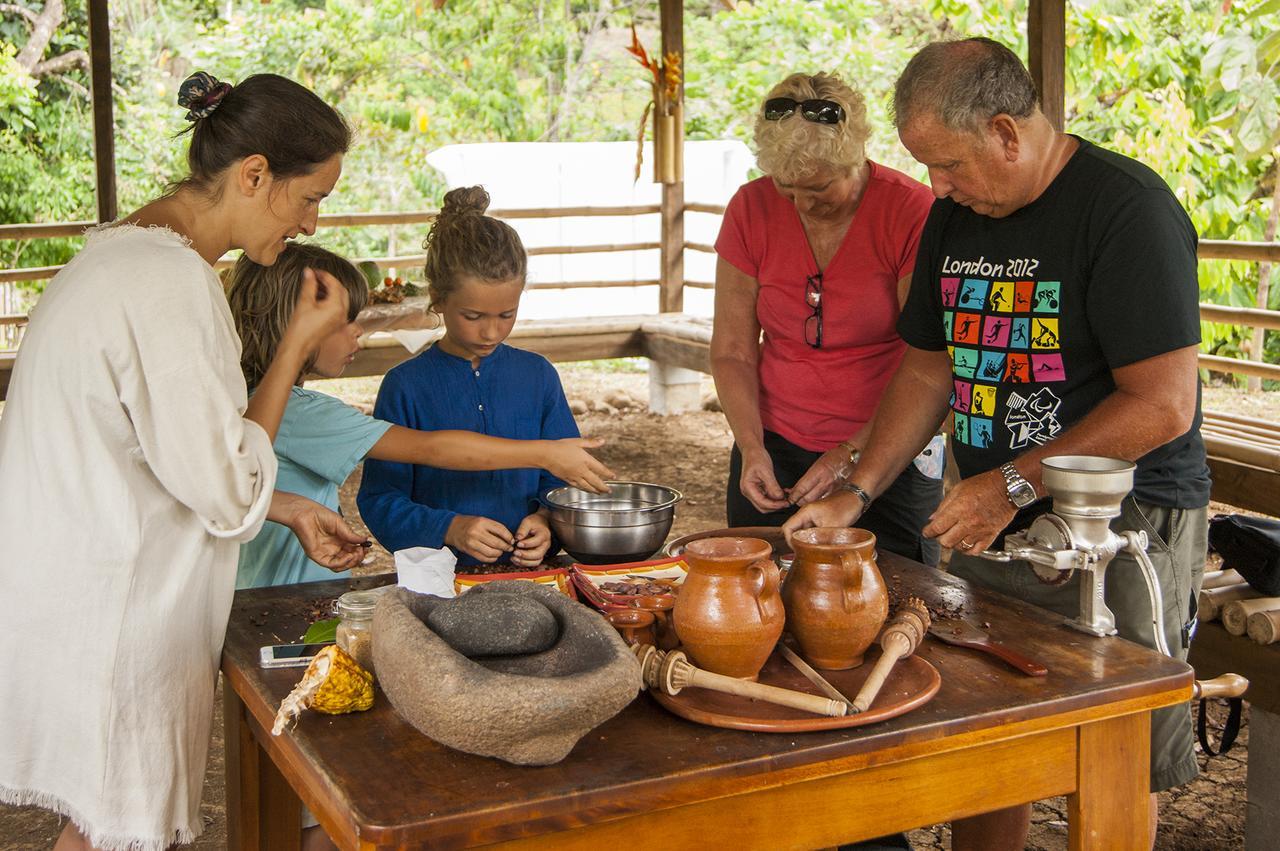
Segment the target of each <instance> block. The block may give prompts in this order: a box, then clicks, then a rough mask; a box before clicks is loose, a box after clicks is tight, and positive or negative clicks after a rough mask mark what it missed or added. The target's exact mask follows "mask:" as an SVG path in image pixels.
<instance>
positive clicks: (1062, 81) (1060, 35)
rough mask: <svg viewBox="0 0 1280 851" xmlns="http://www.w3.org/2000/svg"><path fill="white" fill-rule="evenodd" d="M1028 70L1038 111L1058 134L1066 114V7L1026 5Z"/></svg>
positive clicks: (1038, 0) (1057, 2)
mask: <svg viewBox="0 0 1280 851" xmlns="http://www.w3.org/2000/svg"><path fill="white" fill-rule="evenodd" d="M1027 68H1028V69H1029V70H1030V71H1031V79H1033V80H1035V83H1036V91H1038V92H1040V109H1041V111H1043V112H1044V115H1045V117H1046V118H1048V119H1049V123H1050V124H1052V125H1053V126H1054V127H1055V128H1056V129H1058V130H1061V129H1062V128H1063V127H1064V126H1065V122H1066V114H1067V85H1066V81H1067V3H1066V0H1030V2H1029V3H1028V4H1027Z"/></svg>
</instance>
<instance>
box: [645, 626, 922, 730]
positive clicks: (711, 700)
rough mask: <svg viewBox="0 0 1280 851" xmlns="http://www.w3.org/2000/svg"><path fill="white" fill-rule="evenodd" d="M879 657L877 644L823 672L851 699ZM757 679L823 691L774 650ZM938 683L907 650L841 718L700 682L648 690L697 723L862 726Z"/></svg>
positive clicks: (907, 707)
mask: <svg viewBox="0 0 1280 851" xmlns="http://www.w3.org/2000/svg"><path fill="white" fill-rule="evenodd" d="M879 658H880V648H879V647H873V648H872V649H870V650H868V651H867V657H866V661H865V662H863V663H862V664H861V665H859V666H858V667H856V668H853V669H851V670H848V671H822V672H821V673H822V676H823V677H825V678H826V680H827V682H829V683H831V684H832V685H833V686H835V687H836V688H837V689H839V690H840V693H841V694H843V695H845V696H846V697H848V698H849V699H850V700H853V698H854V697H855V696H857V694H858V689H860V688H862V684H863V682H865V681H866V679H867V677H868V676H869V675H870V673H871V669H872V668H873V667H875V663H876V660H877V659H879ZM760 682H762V683H767V684H768V685H771V686H780V687H782V688H789V689H794V690H796V691H803V692H808V693H809V694H816V695H820V696H821V692H819V691H818V689H817V688H816V687H815V686H814V685H813V684H812V683H810V682H809V681H808V680H806V679H805V678H804V675H803V674H801V673H800V672H799V671H797V670H796V669H795V668H794V667H792V665H791V663H790V662H788V661H787V660H786V659H785V658H783V656H782V654H781V653H779V652H778V651H777V650H774V651H773V655H772V656H770V657H769V659H768V661H767V662H765V663H764V668H763V669H761V671H760ZM941 687H942V677H941V676H939V674H938V669H937V668H935V667H933V665H931V664H929V663H928V662H926V661H925V660H924V659H921V658H920V657H919V656H908V657H907V658H905V659H899V660H898V664H896V665H894V666H893V670H892V671H890V672H889V677H888V679H886V680H885V683H884V687H883V688H881V689H880V693H879V694H878V695H876V699H875V702H874V703H872V704H871V707H870V708H869V709H867V711H866V712H861V713H859V714H857V715H845V716H843V717H841V718H828V717H826V716H822V715H814V714H812V713H809V712H804V711H802V710H799V709H791V708H789V707H786V706H779V705H777V704H776V703H765V702H764V701H761V700H752V699H750V698H746V697H738V696H737V695H733V694H724V693H722V692H718V691H709V690H707V689H703V688H686V689H684V690H682V691H681V692H680V693H679V694H677V695H675V696H674V697H673V696H671V695H668V694H663V693H661V692H660V691H658V690H657V689H650V690H649V694H651V695H652V696H653V699H654V700H656V701H658V703H660V704H662V705H663V706H664V707H666V708H667V709H668V710H669V711H671V712H673V713H675V714H676V715H679V716H680V717H681V718H687V719H688V720H690V721H696V722H697V723H699V724H708V725H710V726H712V727H728V728H730V729H733V730H752V731H754V732H757V733H804V732H809V731H812V730H838V729H840V728H843V727H861V726H862V725H864V724H874V723H876V722H877V721H884V720H886V719H888V718H895V717H897V716H899V715H902V714H903V713H906V712H910V711H911V710H912V709H915V708H916V707H919V706H923V705H924V704H926V703H928V702H929V701H930V700H932V699H933V696H934V695H935V694H937V693H938V689H939V688H941Z"/></svg>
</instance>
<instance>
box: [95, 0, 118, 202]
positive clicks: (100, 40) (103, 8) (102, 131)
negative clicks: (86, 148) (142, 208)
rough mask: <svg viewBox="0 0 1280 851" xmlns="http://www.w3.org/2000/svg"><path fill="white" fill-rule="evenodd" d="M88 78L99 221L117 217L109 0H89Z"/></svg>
mask: <svg viewBox="0 0 1280 851" xmlns="http://www.w3.org/2000/svg"><path fill="white" fill-rule="evenodd" d="M89 79H90V90H91V92H92V98H93V161H94V166H95V169H96V172H97V184H96V185H97V190H98V221H99V222H111V221H115V219H116V216H117V215H118V214H119V209H118V205H117V203H116V143H115V121H114V119H113V117H112V116H113V110H112V104H111V15H110V12H109V10H108V8H107V0H89Z"/></svg>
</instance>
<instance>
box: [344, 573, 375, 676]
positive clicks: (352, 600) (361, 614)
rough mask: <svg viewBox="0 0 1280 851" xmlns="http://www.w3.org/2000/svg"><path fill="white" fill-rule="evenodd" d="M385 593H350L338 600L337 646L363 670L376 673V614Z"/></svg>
mask: <svg viewBox="0 0 1280 851" xmlns="http://www.w3.org/2000/svg"><path fill="white" fill-rule="evenodd" d="M381 591H382V589H373V590H368V591H348V592H347V593H345V594H343V595H342V596H341V597H339V598H338V601H337V602H336V603H335V604H334V609H335V610H336V611H337V613H338V617H339V619H340V620H339V622H338V631H337V643H338V646H339V647H341V648H342V649H343V650H345V651H347V653H349V654H350V655H351V658H353V659H355V660H356V662H357V663H358V664H359V665H360V667H362V668H364V669H365V670H368V671H372V670H373V610H374V608H375V607H376V606H377V605H378V598H379V597H381V596H382V593H381Z"/></svg>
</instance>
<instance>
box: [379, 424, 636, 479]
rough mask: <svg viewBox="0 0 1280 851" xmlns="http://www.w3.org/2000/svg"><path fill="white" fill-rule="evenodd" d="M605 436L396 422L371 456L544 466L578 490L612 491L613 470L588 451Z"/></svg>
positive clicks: (454, 465) (490, 466)
mask: <svg viewBox="0 0 1280 851" xmlns="http://www.w3.org/2000/svg"><path fill="white" fill-rule="evenodd" d="M603 444H604V441H603V440H601V439H599V438H588V437H573V438H566V439H563V440H509V439H507V438H505V437H490V436H488V435H484V434H476V433H474V432H470V431H419V430H417V429H412V428H405V427H404V426H396V425H393V426H392V427H391V428H390V429H388V430H387V432H386V434H384V435H383V436H382V438H381V439H379V440H378V442H377V443H375V444H374V445H373V448H372V449H370V450H369V454H368V456H366V457H369V458H374V459H377V460H379V461H396V462H399V463H401V464H422V465H425V466H428V467H438V468H441V469H445V470H511V469H517V468H521V467H531V468H535V469H543V470H546V471H547V472H549V473H551V475H553V476H555V477H556V478H559V479H562V480H564V481H565V482H566V483H567V484H570V485H573V486H574V487H576V488H582V489H583V490H588V491H591V492H592V493H608V492H609V488H608V487H607V486H606V485H605V483H604V482H605V479H608V478H612V477H613V472H612V471H611V470H610V469H609V468H608V467H606V466H605V465H604V464H602V463H601V462H600V461H599V460H598V459H596V458H595V457H593V456H592V455H591V453H590V452H588V451H587V450H588V449H595V448H597V447H599V446H602V445H603Z"/></svg>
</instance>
